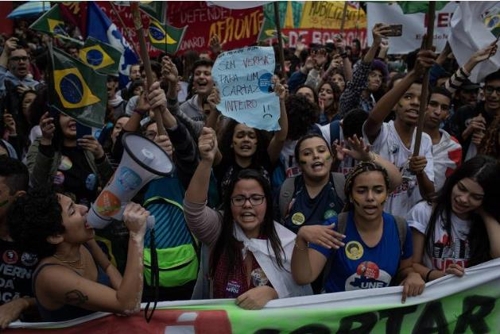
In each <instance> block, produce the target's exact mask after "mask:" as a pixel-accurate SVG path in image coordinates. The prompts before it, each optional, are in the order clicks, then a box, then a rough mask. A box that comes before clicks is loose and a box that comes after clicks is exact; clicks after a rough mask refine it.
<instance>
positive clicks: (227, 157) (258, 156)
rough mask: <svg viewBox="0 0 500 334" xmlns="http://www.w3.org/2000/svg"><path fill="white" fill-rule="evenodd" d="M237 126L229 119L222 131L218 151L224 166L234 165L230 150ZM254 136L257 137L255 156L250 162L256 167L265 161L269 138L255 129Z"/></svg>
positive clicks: (232, 150) (236, 123) (232, 154)
mask: <svg viewBox="0 0 500 334" xmlns="http://www.w3.org/2000/svg"><path fill="white" fill-rule="evenodd" d="M238 124H241V123H238V122H237V121H235V120H234V119H230V120H229V121H228V122H227V123H226V124H225V126H224V128H223V129H222V133H221V137H220V142H219V150H220V151H221V153H222V162H221V164H224V165H227V166H229V165H232V164H234V163H235V157H234V149H233V148H232V143H233V135H234V130H235V128H236V126H237V125H238ZM254 131H255V134H256V135H257V149H256V151H255V154H254V155H253V156H252V161H253V162H254V163H256V164H257V165H261V164H263V163H264V161H265V159H266V158H265V156H267V147H268V145H269V138H268V137H267V136H266V135H265V134H264V132H263V131H261V130H259V129H255V128H254Z"/></svg>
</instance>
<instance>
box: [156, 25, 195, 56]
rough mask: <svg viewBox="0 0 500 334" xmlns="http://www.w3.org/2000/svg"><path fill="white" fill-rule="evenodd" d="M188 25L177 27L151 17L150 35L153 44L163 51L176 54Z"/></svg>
mask: <svg viewBox="0 0 500 334" xmlns="http://www.w3.org/2000/svg"><path fill="white" fill-rule="evenodd" d="M186 28H187V26H186V27H184V28H175V27H172V26H169V25H168V24H163V23H161V22H160V21H158V20H156V19H154V18H152V17H150V23H149V29H148V36H149V41H150V42H151V45H152V46H153V47H154V48H156V49H158V50H160V51H163V52H166V53H169V54H175V53H176V52H177V50H179V47H180V45H181V42H182V38H183V37H184V33H185V32H186Z"/></svg>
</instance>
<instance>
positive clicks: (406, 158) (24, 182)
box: [0, 23, 500, 328]
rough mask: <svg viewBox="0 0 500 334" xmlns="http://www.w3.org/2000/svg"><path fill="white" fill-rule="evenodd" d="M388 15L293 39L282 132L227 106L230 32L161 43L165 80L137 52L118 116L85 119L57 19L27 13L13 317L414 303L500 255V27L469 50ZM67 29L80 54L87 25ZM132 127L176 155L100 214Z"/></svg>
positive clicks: (10, 161) (11, 268)
mask: <svg viewBox="0 0 500 334" xmlns="http://www.w3.org/2000/svg"><path fill="white" fill-rule="evenodd" d="M389 29H390V28H389V26H388V25H386V24H382V23H379V24H376V25H375V26H374V27H373V29H372V31H371V34H372V35H373V43H372V45H370V46H369V47H367V48H366V49H361V47H360V44H359V41H357V40H355V41H354V42H353V43H352V45H347V44H346V42H345V40H344V39H343V37H342V35H340V34H339V35H337V36H336V37H335V39H334V40H328V41H325V43H324V44H311V45H305V44H304V43H303V42H302V40H299V41H298V42H297V45H296V47H295V48H286V47H285V50H284V51H285V52H284V54H285V64H284V68H283V69H281V67H280V66H279V65H278V66H277V69H276V75H275V77H274V78H273V90H274V94H276V95H277V96H278V97H279V105H280V119H279V125H280V130H279V131H276V132H266V131H262V130H259V129H255V128H252V127H249V126H248V125H246V124H243V123H239V122H237V121H236V120H234V119H229V118H227V117H224V116H223V115H222V114H221V113H220V112H219V110H218V109H217V105H218V104H219V103H220V101H221V97H220V95H219V92H218V90H217V88H216V87H215V84H214V80H213V78H212V73H211V72H212V66H213V64H214V60H215V59H216V57H217V55H218V54H219V53H220V52H222V51H223V48H222V47H221V45H220V43H219V40H218V38H217V36H214V37H213V38H212V40H211V41H210V45H209V46H207V50H206V52H201V53H199V52H196V51H187V52H185V53H184V54H182V55H180V56H174V55H162V56H161V57H159V58H158V59H156V60H152V70H153V77H154V82H151V83H149V82H148V83H147V86H146V82H145V77H146V74H145V69H144V66H143V65H142V64H134V65H132V66H130V67H129V83H128V84H127V85H126V86H123V87H120V85H119V81H118V77H117V76H112V75H110V76H108V79H107V93H108V100H107V113H106V117H105V123H106V124H105V125H104V126H103V128H102V129H101V131H99V133H100V134H99V135H98V136H96V135H86V136H83V137H82V138H77V136H76V128H77V123H76V120H75V119H73V118H71V117H70V116H68V115H66V114H65V113H64V110H63V111H62V112H54V111H53V109H52V108H51V107H50V102H49V101H50V99H49V95H48V94H49V91H50V82H49V81H48V80H50V79H49V78H50V76H49V75H48V73H47V71H48V67H47V63H48V62H49V61H50V60H49V59H48V58H47V57H48V56H47V45H48V43H49V40H50V37H48V36H47V35H41V34H38V33H34V32H33V31H30V30H29V29H28V28H27V26H26V25H22V24H20V25H19V26H18V28H16V30H15V33H14V34H13V36H2V39H1V41H0V42H1V45H0V46H1V55H0V106H1V113H0V114H1V118H0V135H1V138H0V155H1V156H2V157H0V252H1V254H2V257H1V258H0V261H1V262H0V263H1V266H0V268H1V270H0V282H2V284H1V285H0V328H4V327H6V326H8V324H9V323H10V322H12V321H15V320H17V319H20V320H22V321H63V320H70V319H74V318H77V317H80V316H83V315H86V314H89V313H92V312H95V311H106V312H113V313H118V314H124V315H128V314H132V313H135V312H137V311H138V310H139V309H140V302H141V301H142V302H148V301H154V300H160V301H169V300H187V299H201V298H235V302H236V304H237V305H238V306H240V307H242V308H244V309H261V308H263V307H265V305H266V304H267V303H268V302H269V301H270V300H272V299H277V298H287V297H293V296H303V295H310V294H314V293H325V292H326V293H329V292H340V291H350V290H356V289H370V288H383V287H387V286H393V285H401V286H403V292H402V301H403V302H404V301H405V300H406V298H407V297H412V296H417V295H419V294H421V293H422V292H423V291H424V288H425V283H426V282H429V281H431V280H435V279H438V278H440V277H443V276H445V275H456V276H460V277H461V276H463V275H464V271H465V270H466V268H467V267H470V266H473V265H476V264H479V263H482V262H485V261H488V260H490V259H493V258H497V257H499V256H500V248H499V247H500V246H499V245H500V223H499V222H500V209H499V206H498V205H497V203H495V201H496V200H497V199H498V198H500V164H499V162H498V160H499V159H500V131H499V128H500V69H499V70H498V71H495V72H492V73H490V74H488V75H487V76H486V77H485V78H484V79H483V81H482V82H478V83H473V82H471V81H470V80H469V79H468V77H469V76H470V73H471V71H472V70H473V69H474V67H475V66H476V65H477V64H479V63H480V62H482V61H485V60H487V59H488V58H489V57H491V56H492V55H494V54H495V53H496V52H497V46H496V44H495V43H492V44H490V45H485V46H484V48H483V49H481V50H478V51H477V52H476V53H474V54H473V55H472V56H471V57H470V59H469V60H468V61H467V62H466V63H465V64H464V65H463V66H458V64H457V62H456V61H455V58H454V57H453V53H452V51H451V49H450V48H449V46H448V45H447V46H446V48H445V49H444V50H443V51H442V52H441V53H440V54H439V55H436V54H435V53H434V52H433V51H431V50H420V49H417V50H415V51H414V52H411V53H409V54H408V55H404V56H399V57H395V56H389V54H390V52H389V50H390V40H389V39H387V38H386V35H388V33H389ZM56 44H59V46H60V47H61V48H63V49H64V51H66V52H67V53H68V54H69V55H71V56H72V57H75V58H78V57H79V53H78V48H79V46H78V45H77V44H71V43H70V42H57V43H56ZM274 47H275V49H276V51H277V46H276V45H275V46H274ZM275 53H276V55H277V54H278V52H275ZM277 59H278V57H277ZM276 63H277V64H279V61H277V62H276ZM426 71H430V88H429V92H428V99H427V101H424V103H425V104H426V106H425V108H424V110H425V115H424V124H423V131H424V132H423V134H422V137H421V140H420V141H418V142H419V145H420V146H419V147H418V150H417V151H418V152H419V153H418V154H415V153H414V152H415V145H416V142H417V141H416V135H415V133H416V126H417V122H418V119H419V113H420V104H421V103H422V102H421V99H420V97H421V95H422V93H423V92H422V77H423V74H424V73H425V72H426ZM153 110H154V111H153ZM155 112H156V113H159V114H160V116H161V117H160V118H161V119H162V121H163V123H162V124H161V125H160V124H156V121H155V119H157V117H155V114H154V113H155ZM159 126H162V127H164V129H165V130H166V131H165V132H166V134H161V133H163V131H159V130H160V129H159ZM130 132H133V133H138V134H140V135H142V136H144V137H146V138H148V139H149V140H151V141H153V142H155V143H156V144H157V145H159V147H161V148H162V149H163V150H164V151H165V152H166V153H167V155H168V156H169V157H170V159H171V161H172V163H173V164H174V165H175V169H174V172H173V173H172V174H171V175H169V176H166V177H161V178H159V179H156V180H154V181H152V182H151V183H149V184H148V185H146V186H145V188H144V189H142V191H140V192H139V193H138V194H137V195H136V196H135V197H134V198H133V203H129V204H128V205H127V206H126V208H125V212H124V216H123V219H122V221H113V223H112V224H110V225H109V226H108V227H106V228H105V229H102V230H95V231H94V229H92V228H91V226H90V224H89V223H88V222H87V221H86V216H87V212H88V208H89V206H90V204H91V203H93V202H94V201H95V200H96V198H97V197H98V195H99V193H100V192H101V191H102V189H103V188H104V187H105V185H106V184H107V182H108V181H109V180H110V179H111V177H112V175H113V172H114V171H115V170H116V168H117V166H118V164H119V162H120V160H121V157H122V155H123V151H124V148H123V145H122V141H121V139H122V137H123V135H124V134H125V133H130ZM136 203H138V204H136ZM149 215H154V216H155V218H156V230H157V232H156V235H157V236H156V239H157V240H156V242H154V243H153V242H152V240H151V238H150V236H149V235H148V234H147V233H146V220H147V218H148V216H149ZM151 247H155V248H157V251H158V263H157V264H156V265H158V266H159V268H160V277H159V282H154V280H152V276H151V275H152V274H151V270H152V269H151V268H152V267H154V265H155V264H153V263H152V262H153V261H154V259H153V258H154V257H153V256H152V255H151ZM137 273H142V274H140V275H138V274H137ZM463 279H466V278H463ZM54 282H57V284H54ZM156 285H159V286H156ZM155 288H157V289H155Z"/></svg>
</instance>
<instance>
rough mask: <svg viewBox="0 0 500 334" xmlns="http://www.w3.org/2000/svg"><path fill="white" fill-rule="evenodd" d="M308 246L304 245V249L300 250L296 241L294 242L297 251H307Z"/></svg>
mask: <svg viewBox="0 0 500 334" xmlns="http://www.w3.org/2000/svg"><path fill="white" fill-rule="evenodd" d="M308 246H309V243H307V244H306V247H305V248H301V247H300V246H299V245H298V244H297V241H295V248H297V249H298V250H299V251H305V250H307V248H308Z"/></svg>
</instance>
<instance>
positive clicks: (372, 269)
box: [292, 162, 425, 302]
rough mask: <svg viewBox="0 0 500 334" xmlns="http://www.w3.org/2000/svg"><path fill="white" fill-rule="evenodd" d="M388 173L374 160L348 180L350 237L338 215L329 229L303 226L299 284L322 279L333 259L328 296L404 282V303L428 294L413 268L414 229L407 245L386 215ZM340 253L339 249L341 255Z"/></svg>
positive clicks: (295, 270) (295, 266)
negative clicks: (327, 265)
mask: <svg viewBox="0 0 500 334" xmlns="http://www.w3.org/2000/svg"><path fill="white" fill-rule="evenodd" d="M388 188H389V176H388V174H387V171H386V170H385V169H384V168H383V167H381V166H380V165H378V164H375V163H373V162H362V163H360V164H359V165H357V166H356V167H355V168H354V169H353V170H352V172H351V173H350V174H349V175H348V176H347V180H346V185H345V194H346V197H347V199H348V204H347V205H346V210H345V211H347V214H348V216H347V220H346V225H345V231H344V234H345V235H343V234H340V233H339V232H338V231H337V229H336V227H337V225H338V217H334V218H331V219H328V220H326V221H325V222H324V225H316V226H303V227H302V228H301V229H300V230H299V233H298V234H297V240H296V243H295V246H296V247H295V249H294V252H293V256H292V275H293V277H294V279H295V281H296V282H297V283H298V284H306V283H310V282H312V281H314V280H316V279H317V278H318V277H319V275H320V273H321V272H322V270H323V268H324V267H325V265H326V263H327V260H328V259H329V258H330V257H333V258H332V261H331V268H329V269H330V270H328V271H327V274H328V275H327V277H326V278H325V280H324V281H325V285H324V291H325V292H340V291H348V290H358V289H369V288H380V287H387V286H389V285H391V284H392V283H394V282H401V285H403V286H404V288H403V297H402V301H403V302H404V301H405V300H406V297H407V296H416V295H419V294H421V293H422V292H423V289H424V286H425V283H424V281H423V280H422V278H421V277H420V275H418V273H416V272H415V271H414V270H413V267H412V264H413V263H412V251H413V250H412V239H411V232H410V229H406V231H407V233H406V235H405V236H403V237H404V240H405V242H404V244H403V247H401V243H400V237H401V236H400V235H399V231H398V227H397V223H396V219H395V218H394V217H393V216H391V215H390V214H387V213H385V212H384V211H383V210H384V202H385V200H386V198H387V195H388ZM335 250H336V251H335Z"/></svg>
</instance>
